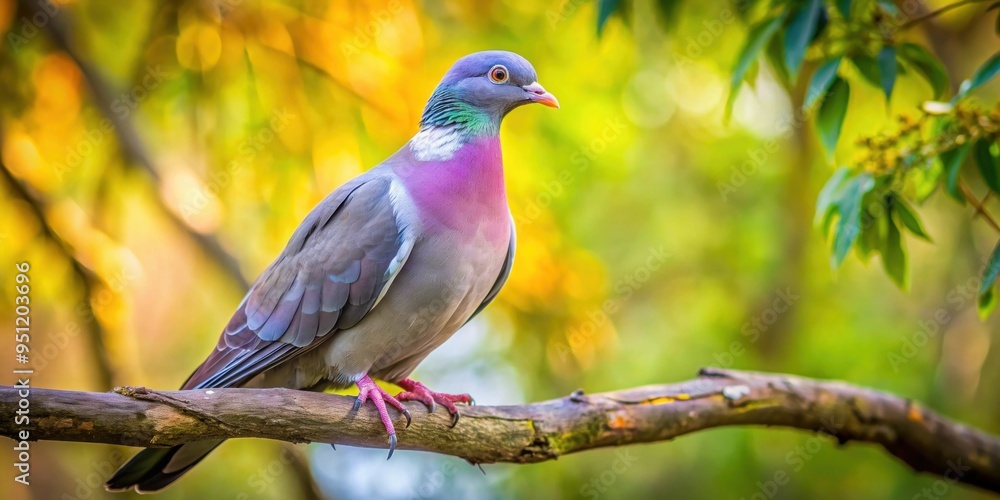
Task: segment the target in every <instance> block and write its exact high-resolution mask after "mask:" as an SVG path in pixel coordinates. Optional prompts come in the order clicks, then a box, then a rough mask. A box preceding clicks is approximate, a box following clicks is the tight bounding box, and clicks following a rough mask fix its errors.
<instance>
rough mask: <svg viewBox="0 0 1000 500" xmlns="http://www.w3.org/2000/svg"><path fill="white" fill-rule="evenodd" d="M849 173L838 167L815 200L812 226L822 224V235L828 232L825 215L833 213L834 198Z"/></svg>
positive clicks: (828, 223) (827, 221)
mask: <svg viewBox="0 0 1000 500" xmlns="http://www.w3.org/2000/svg"><path fill="white" fill-rule="evenodd" d="M850 173H851V171H850V170H848V169H847V167H840V168H838V169H837V170H835V171H834V172H833V175H831V176H830V178H829V179H827V181H826V184H824V185H823V189H821V190H820V191H819V197H817V198H816V216H815V217H814V219H813V224H814V225H816V226H820V225H821V224H822V227H823V234H824V235H826V234H827V233H828V232H829V231H830V218H829V217H827V215H829V214H831V213H832V212H833V208H834V201H835V200H836V198H834V197H835V196H836V195H837V192H838V191H839V190H840V186H841V184H843V183H844V180H845V179H847V176H848V174H850Z"/></svg>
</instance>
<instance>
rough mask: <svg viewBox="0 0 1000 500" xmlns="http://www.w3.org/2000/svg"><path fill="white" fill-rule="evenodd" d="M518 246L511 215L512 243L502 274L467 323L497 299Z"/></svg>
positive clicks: (508, 248) (511, 266)
mask: <svg viewBox="0 0 1000 500" xmlns="http://www.w3.org/2000/svg"><path fill="white" fill-rule="evenodd" d="M516 247H517V234H516V233H515V232H514V218H513V217H511V219H510V244H509V245H507V257H506V258H504V260H503V266H501V267H500V275H499V276H497V280H496V281H495V282H494V283H493V287H492V288H490V292H489V293H487V294H486V298H485V299H483V303H482V304H479V307H477V308H476V310H475V312H473V313H472V316H469V319H467V320H465V322H466V323H468V322H469V321H472V318H475V317H476V315H477V314H479V313H480V312H482V310H483V309H486V306H488V305H490V302H493V299H495V298H496V297H497V294H498V293H500V289H501V288H503V285H504V284H505V283H507V277H508V276H510V270H511V268H513V267H514V250H515V248H516Z"/></svg>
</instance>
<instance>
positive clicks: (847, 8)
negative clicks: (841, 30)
mask: <svg viewBox="0 0 1000 500" xmlns="http://www.w3.org/2000/svg"><path fill="white" fill-rule="evenodd" d="M837 10H839V11H840V15H842V16H844V19H850V18H851V0H837Z"/></svg>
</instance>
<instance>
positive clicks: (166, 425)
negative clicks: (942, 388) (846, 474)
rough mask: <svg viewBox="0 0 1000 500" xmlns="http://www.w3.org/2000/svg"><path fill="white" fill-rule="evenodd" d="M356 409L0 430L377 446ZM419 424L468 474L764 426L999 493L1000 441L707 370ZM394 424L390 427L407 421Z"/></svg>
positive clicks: (326, 399) (928, 418)
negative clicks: (879, 451) (872, 452)
mask: <svg viewBox="0 0 1000 500" xmlns="http://www.w3.org/2000/svg"><path fill="white" fill-rule="evenodd" d="M18 402H19V397H18V395H17V389H16V388H12V387H0V413H2V414H6V415H12V414H14V411H15V410H16V409H17V407H18ZM353 404H354V398H353V397H347V396H337V395H331V394H322V393H313V392H307V391H296V390H290V389H214V390H197V391H163V392H160V391H151V390H148V389H145V388H141V387H139V388H117V389H116V390H115V392H112V393H86V392H71V391H58V390H50V389H35V388H32V389H31V394H30V416H31V422H30V425H28V426H26V427H24V428H22V427H19V426H17V425H15V423H14V419H12V418H10V419H3V420H0V434H2V435H4V436H7V437H11V438H13V437H14V436H16V435H17V434H18V432H19V431H21V430H23V429H27V430H28V431H29V432H30V439H32V440H39V439H40V440H60V441H83V442H94V443H115V444H124V445H131V446H172V445H176V444H180V443H185V442H189V441H195V440H201V439H222V438H239V437H257V438H268V439H277V440H282V441H288V442H295V443H304V442H324V443H336V444H346V445H350V446H364V447H385V446H386V439H385V431H384V430H383V429H382V424H381V423H380V421H379V419H378V415H377V414H376V413H375V411H374V409H372V408H371V407H369V405H365V406H364V407H363V408H362V409H361V410H360V411H359V412H354V411H353V410H352V406H353ZM409 406H410V410H411V411H412V413H413V414H414V416H415V417H414V419H413V425H412V426H410V427H409V428H405V429H404V428H402V427H403V425H402V422H400V425H399V426H398V433H399V448H400V449H409V450H423V451H431V452H436V453H443V454H447V455H453V456H456V457H460V458H463V459H465V460H467V461H469V462H472V463H494V462H513V463H532V462H542V461H545V460H553V459H556V458H558V457H560V456H562V455H566V454H569V453H575V452H579V451H584V450H589V449H594V448H602V447H610V446H622V445H626V444H634V443H651V442H656V441H665V440H670V439H673V438H675V437H678V436H682V435H685V434H690V433H692V432H696V431H699V430H704V429H710V428H714V427H723V426H740V425H766V426H780V427H790V428H795V429H802V430H807V431H812V432H817V433H823V434H827V435H829V436H832V437H833V438H835V439H836V440H837V441H838V442H840V443H846V442H848V441H862V442H869V443H875V444H879V445H881V446H882V447H883V448H885V449H886V451H888V452H889V453H891V454H893V455H895V456H896V457H898V458H899V459H900V460H902V461H903V462H905V463H906V464H908V465H909V466H910V467H912V468H913V469H914V470H916V471H921V472H927V473H930V474H935V475H939V476H944V477H947V478H949V479H951V480H958V481H960V482H964V483H967V484H971V485H975V486H979V487H981V488H985V489H987V490H991V491H995V492H1000V438H997V437H996V436H991V435H989V434H986V433H984V432H982V431H979V430H976V429H973V428H970V427H966V426H964V425H961V424H958V423H955V422H952V421H950V420H948V419H945V418H944V417H941V416H940V415H938V414H936V413H934V412H933V411H931V410H928V409H926V408H923V407H921V406H920V405H919V404H917V403H915V402H913V401H910V400H908V399H905V398H902V397H899V396H895V395H892V394H887V393H883V392H878V391H875V390H872V389H866V388H862V387H856V386H851V385H848V384H844V383H841V382H827V381H819V380H812V379H806V378H800V377H794V376H791V375H781V374H765V373H752V372H738V371H724V370H716V369H704V370H702V371H701V373H700V374H699V377H698V378H696V379H694V380H690V381H686V382H681V383H678V384H671V385H655V386H646V387H639V388H635V389H627V390H623V391H616V392H607V393H602V394H592V395H583V394H582V393H576V394H573V395H571V396H569V397H565V398H561V399H556V400H552V401H546V402H542V403H534V404H528V405H522V406H492V407H490V406H476V407H468V408H463V409H462V419H461V421H460V422H459V423H458V425H457V426H455V427H454V428H450V427H449V424H450V417H448V416H447V414H446V412H444V411H443V410H440V409H439V411H437V412H435V413H434V414H431V415H428V414H426V413H424V411H425V410H423V409H422V407H420V406H419V404H418V403H412V402H411V403H409ZM401 420H402V418H397V421H401Z"/></svg>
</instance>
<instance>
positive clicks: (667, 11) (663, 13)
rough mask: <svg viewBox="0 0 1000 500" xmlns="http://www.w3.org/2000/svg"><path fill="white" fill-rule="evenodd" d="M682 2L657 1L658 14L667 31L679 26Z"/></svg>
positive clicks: (673, 0)
mask: <svg viewBox="0 0 1000 500" xmlns="http://www.w3.org/2000/svg"><path fill="white" fill-rule="evenodd" d="M682 3H683V2H681V1H680V0H656V2H655V5H656V12H657V13H658V14H659V16H660V21H661V23H662V24H663V27H664V28H665V29H669V28H672V27H674V26H676V25H677V21H679V20H680V15H678V11H680V7H681V4H682Z"/></svg>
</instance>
